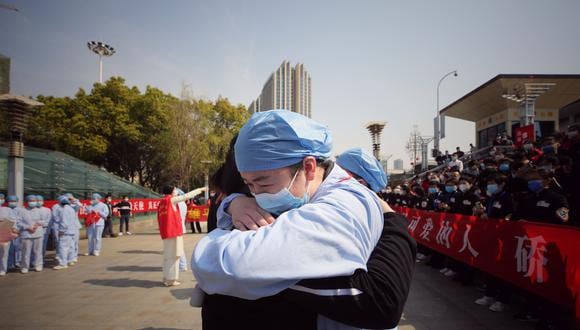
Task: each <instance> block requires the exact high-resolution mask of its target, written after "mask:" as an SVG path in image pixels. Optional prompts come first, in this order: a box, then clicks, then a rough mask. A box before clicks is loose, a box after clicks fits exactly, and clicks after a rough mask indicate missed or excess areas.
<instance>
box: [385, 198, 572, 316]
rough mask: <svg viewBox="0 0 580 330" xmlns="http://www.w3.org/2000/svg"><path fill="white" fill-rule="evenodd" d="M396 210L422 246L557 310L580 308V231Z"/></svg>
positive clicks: (516, 222)
mask: <svg viewBox="0 0 580 330" xmlns="http://www.w3.org/2000/svg"><path fill="white" fill-rule="evenodd" d="M395 209H396V211H397V212H399V213H401V214H403V215H405V216H406V217H407V218H408V220H409V226H408V229H409V232H410V234H411V235H412V236H413V237H414V238H415V240H417V242H418V243H420V244H422V245H424V246H427V247H428V248H430V249H432V250H435V251H437V252H439V253H442V254H444V255H446V256H449V257H451V258H453V259H455V260H458V261H461V262H463V263H465V264H468V265H470V266H472V267H475V268H477V269H480V270H482V271H483V272H485V273H488V274H491V275H493V276H495V277H498V278H500V279H502V280H504V281H506V282H509V283H512V284H514V285H516V286H518V287H520V288H522V289H525V290H527V291H530V292H532V293H534V294H537V295H539V296H542V297H544V298H547V299H549V300H551V301H553V302H555V303H557V304H559V305H562V306H565V307H567V308H570V309H576V308H577V307H578V308H580V304H578V305H577V297H578V296H579V295H580V253H578V240H579V239H580V230H579V229H576V228H574V227H567V226H561V225H550V224H543V223H535V222H528V221H506V220H499V219H481V218H478V217H475V216H465V215H460V214H450V213H436V212H429V211H421V210H417V209H411V208H402V207H396V208H395ZM578 316H580V309H578V310H577V317H578Z"/></svg>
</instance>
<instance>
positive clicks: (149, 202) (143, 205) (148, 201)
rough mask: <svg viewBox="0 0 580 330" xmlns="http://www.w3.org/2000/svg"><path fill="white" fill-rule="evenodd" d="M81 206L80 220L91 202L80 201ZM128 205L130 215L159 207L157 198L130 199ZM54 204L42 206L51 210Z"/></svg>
mask: <svg viewBox="0 0 580 330" xmlns="http://www.w3.org/2000/svg"><path fill="white" fill-rule="evenodd" d="M121 201H122V200H120V199H118V200H113V201H112V202H111V205H113V206H114V205H115V204H117V203H120V202H121ZM80 202H81V204H82V206H83V207H81V208H80V209H79V217H81V218H85V217H86V207H87V206H89V205H91V204H90V203H91V201H89V200H81V201H80ZM129 203H131V213H132V214H137V213H145V212H157V208H158V207H159V199H157V198H135V199H131V200H129ZM54 204H56V201H45V202H44V206H46V207H48V208H51V207H52V206H53V205H54ZM113 216H119V210H118V209H113Z"/></svg>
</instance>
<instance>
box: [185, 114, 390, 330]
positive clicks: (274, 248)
mask: <svg viewBox="0 0 580 330" xmlns="http://www.w3.org/2000/svg"><path fill="white" fill-rule="evenodd" d="M331 151H332V142H331V137H330V132H329V131H328V130H327V128H326V127H324V126H323V125H320V124H318V123H316V122H314V121H312V120H311V119H308V118H306V117H304V116H302V115H299V114H296V113H293V112H290V111H287V110H271V111H265V112H260V113H256V114H254V115H253V116H252V117H251V118H250V120H249V121H248V123H246V124H245V125H244V126H243V127H242V129H241V130H240V134H239V136H238V139H237V141H236V144H235V159H236V165H237V167H238V170H239V171H240V174H241V176H242V178H243V179H244V181H245V183H246V184H247V185H248V187H249V189H250V191H251V192H252V194H253V195H254V197H255V199H253V198H249V197H246V196H242V195H236V194H233V195H230V196H228V197H227V198H226V199H224V200H223V201H222V204H221V205H220V209H219V210H218V227H219V228H218V229H215V230H214V231H212V232H211V233H209V234H208V235H207V236H206V237H205V238H203V239H201V240H200V241H199V243H198V245H197V246H196V248H195V250H194V253H193V256H192V270H193V273H194V275H195V278H196V279H197V281H198V283H199V286H200V287H201V289H203V290H204V291H205V292H207V293H209V294H216V293H217V294H225V295H230V296H235V297H239V298H244V299H258V298H262V297H267V296H272V295H275V294H277V293H279V292H281V291H283V290H285V289H288V288H291V287H293V286H295V285H296V283H297V282H298V281H300V280H302V279H309V278H326V277H333V276H348V275H351V274H353V273H354V271H355V270H356V269H363V270H366V263H367V260H368V258H369V256H370V253H371V252H372V250H373V249H374V247H375V245H376V244H377V242H378V240H379V237H380V235H381V232H382V229H383V223H384V220H383V210H382V204H381V202H380V200H379V198H378V196H377V195H376V194H375V193H374V192H372V191H371V190H369V189H367V188H366V187H364V186H362V185H360V184H359V183H358V182H357V181H355V180H354V179H353V178H352V177H351V176H350V175H349V174H348V173H347V172H345V171H344V170H343V169H342V168H340V167H339V166H334V164H333V163H332V162H331V161H329V160H328V159H329V158H330V156H331ZM244 203H246V204H247V203H252V204H253V205H255V204H256V203H257V204H258V205H259V206H260V207H261V209H263V210H265V211H267V212H269V213H270V214H272V215H279V216H278V217H277V218H276V220H275V221H274V220H273V218H272V217H271V216H266V217H265V218H266V219H270V221H271V224H270V225H265V226H263V227H260V228H257V227H258V226H257V225H256V224H254V223H253V222H251V221H250V222H247V218H252V217H253V216H252V215H251V214H250V215H248V216H245V215H244V216H241V217H238V218H236V217H233V218H232V217H231V216H230V214H238V213H239V212H236V211H235V210H237V209H239V208H240V207H242V206H243V205H244ZM252 209H255V208H254V207H253V208H252ZM262 216H263V215H262ZM240 222H243V223H248V226H247V229H255V231H254V230H252V231H240V230H232V231H229V230H227V229H230V228H232V227H233V224H234V223H237V224H238V225H237V226H236V227H237V228H240V226H239V223H240ZM320 322H322V323H324V324H325V325H327V326H329V327H331V328H333V329H334V328H337V329H338V328H341V327H340V326H339V325H338V324H337V322H335V321H333V320H329V319H324V318H321V319H320ZM342 328H343V327H342Z"/></svg>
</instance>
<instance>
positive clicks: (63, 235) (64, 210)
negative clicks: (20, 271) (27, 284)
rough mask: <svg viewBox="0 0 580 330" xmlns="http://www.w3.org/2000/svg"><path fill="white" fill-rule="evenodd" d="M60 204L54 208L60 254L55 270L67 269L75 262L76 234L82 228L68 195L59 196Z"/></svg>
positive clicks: (57, 251)
mask: <svg viewBox="0 0 580 330" xmlns="http://www.w3.org/2000/svg"><path fill="white" fill-rule="evenodd" d="M57 205H58V206H57V207H56V208H55V209H54V213H53V219H54V229H55V231H56V233H57V235H58V237H59V239H58V246H57V250H56V253H57V255H58V258H57V260H58V265H56V266H54V267H53V269H54V270H61V269H67V268H68V267H69V265H73V264H74V260H75V258H76V254H75V248H74V244H75V241H74V240H75V235H76V233H77V232H78V231H79V229H80V223H79V222H78V220H77V218H76V214H75V211H74V209H73V208H72V207H71V206H70V201H69V199H68V198H67V197H66V196H60V197H59V198H58V204H57Z"/></svg>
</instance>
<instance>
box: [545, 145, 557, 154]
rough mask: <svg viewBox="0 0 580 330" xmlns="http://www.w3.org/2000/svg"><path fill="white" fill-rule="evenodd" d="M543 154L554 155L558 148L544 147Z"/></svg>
mask: <svg viewBox="0 0 580 330" xmlns="http://www.w3.org/2000/svg"><path fill="white" fill-rule="evenodd" d="M542 152H543V153H544V154H546V155H553V154H555V153H556V148H554V146H552V145H548V146H543V147H542Z"/></svg>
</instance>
